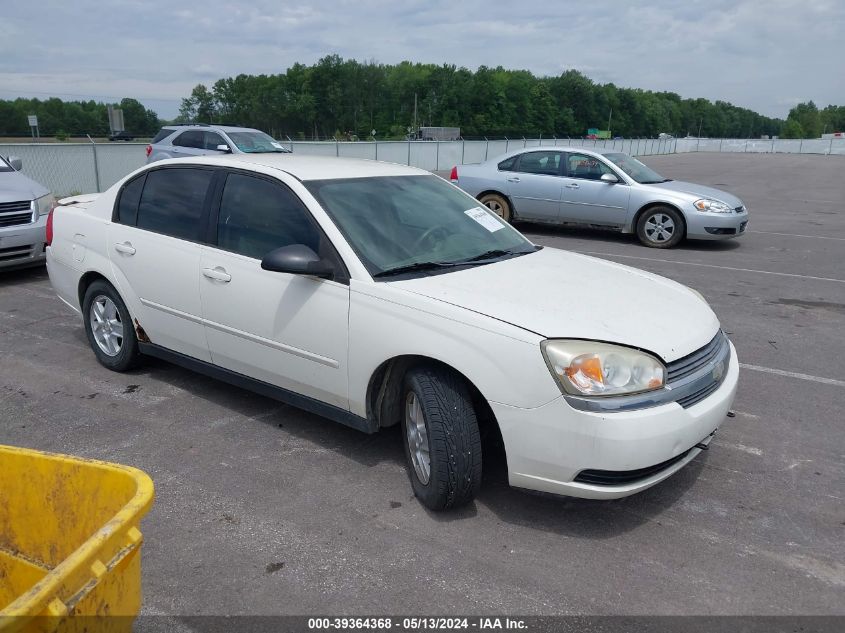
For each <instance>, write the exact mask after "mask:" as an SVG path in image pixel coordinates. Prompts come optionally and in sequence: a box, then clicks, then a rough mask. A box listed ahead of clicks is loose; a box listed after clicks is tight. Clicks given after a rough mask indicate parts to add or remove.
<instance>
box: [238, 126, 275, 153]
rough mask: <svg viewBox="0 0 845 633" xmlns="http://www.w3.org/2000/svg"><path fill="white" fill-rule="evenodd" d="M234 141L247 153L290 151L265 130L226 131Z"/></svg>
mask: <svg viewBox="0 0 845 633" xmlns="http://www.w3.org/2000/svg"><path fill="white" fill-rule="evenodd" d="M226 134H228V135H229V138H230V139H232V142H233V143H234V144H235V145H236V146H237V148H238V149H239V150H241V151H242V152H244V153H245V154H259V153H265V152H289V151H290V150H288V149H287V148H285V146H284V145H282V144H281V143H279V141H277V140H276V139H274V138H273V137H272V136H270V135H269V134H265V133H264V132H259V131H257V130H256V131H254V132H226Z"/></svg>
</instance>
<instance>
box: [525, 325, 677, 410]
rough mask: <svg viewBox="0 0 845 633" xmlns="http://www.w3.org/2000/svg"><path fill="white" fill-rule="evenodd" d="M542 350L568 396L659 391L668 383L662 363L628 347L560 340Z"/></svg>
mask: <svg viewBox="0 0 845 633" xmlns="http://www.w3.org/2000/svg"><path fill="white" fill-rule="evenodd" d="M540 347H541V349H542V350H543V357H544V358H545V359H546V365H548V367H549V371H551V372H552V376H554V378H555V380H557V382H558V385H560V387H561V390H562V391H563V392H564V393H565V394H571V395H574V396H617V395H622V394H632V393H640V392H643V391H652V390H654V389H660V388H661V387H663V385H664V384H665V382H666V368H665V367H664V365H663V363H661V362H660V361H659V360H658V359H656V358H655V357H654V356H652V355H651V354H646V353H645V352H641V351H639V350H635V349H631V348H629V347H621V346H619V345H610V344H609V343H595V342H592V341H574V340H561V339H558V340H548V341H543V342H542V343H541V345H540Z"/></svg>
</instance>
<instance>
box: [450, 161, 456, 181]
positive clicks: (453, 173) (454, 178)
mask: <svg viewBox="0 0 845 633" xmlns="http://www.w3.org/2000/svg"><path fill="white" fill-rule="evenodd" d="M457 179H458V166H457V165H455V166H454V167H452V173H451V174H449V180H451V181H455V180H457Z"/></svg>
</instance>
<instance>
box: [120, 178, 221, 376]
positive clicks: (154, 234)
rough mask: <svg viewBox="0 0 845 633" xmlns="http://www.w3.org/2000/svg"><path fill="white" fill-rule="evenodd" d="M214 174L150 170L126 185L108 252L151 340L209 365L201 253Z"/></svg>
mask: <svg viewBox="0 0 845 633" xmlns="http://www.w3.org/2000/svg"><path fill="white" fill-rule="evenodd" d="M213 176H214V170H213V169H211V168H204V167H202V168H201V167H197V166H182V165H179V166H167V167H161V168H157V169H151V170H149V171H147V172H144V173H143V174H141V175H140V176H138V177H137V178H135V179H134V180H131V181H129V182H128V183H127V184H126V185H124V186H123V188H122V189H121V191H120V193H119V194H118V202H117V205H116V208H115V215H114V217H113V222H112V223H111V225H110V226H109V230H108V253H109V257H110V259H111V262H112V267H113V269H114V271H115V274H116V279H117V281H118V284H119V285H120V286H121V287H120V288H118V290H119V291H120V292H121V294H122V296H124V298H125V300H126V302H127V304H129V305H130V309H132V311H133V315H134V317H135V319H136V321H137V324H136V325H139V326H140V327H142V328H143V330H144V332H145V333H146V335H147V337H148V338H149V339H150V341H151V342H152V343H154V344H156V345H161V346H162V347H166V348H168V349H171V350H174V351H176V352H180V353H182V354H187V355H188V356H192V357H194V358H198V359H200V360H204V361H206V362H208V361H210V360H211V357H210V354H209V351H208V344H207V342H206V339H205V330H204V328H203V325H202V316H201V314H202V309H201V304H200V294H199V268H200V252H201V247H200V245H199V243H198V242H199V241H200V239H201V236H202V235H203V234H204V232H205V228H204V227H205V226H206V224H207V220H206V218H207V205H208V203H209V202H210V199H211V198H210V192H211V183H212V180H213Z"/></svg>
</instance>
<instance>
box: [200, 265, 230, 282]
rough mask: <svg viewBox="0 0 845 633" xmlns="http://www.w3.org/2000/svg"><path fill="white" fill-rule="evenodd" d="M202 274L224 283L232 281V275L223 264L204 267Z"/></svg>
mask: <svg viewBox="0 0 845 633" xmlns="http://www.w3.org/2000/svg"><path fill="white" fill-rule="evenodd" d="M202 274H203V275H205V276H206V277H208V278H209V279H213V280H214V281H222V282H223V283H229V282H230V281H232V275H230V274H229V273H227V272H226V269H225V268H223V267H222V266H215V267H214V268H203V269H202Z"/></svg>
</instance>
